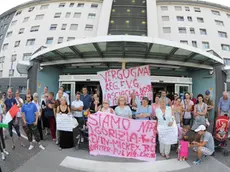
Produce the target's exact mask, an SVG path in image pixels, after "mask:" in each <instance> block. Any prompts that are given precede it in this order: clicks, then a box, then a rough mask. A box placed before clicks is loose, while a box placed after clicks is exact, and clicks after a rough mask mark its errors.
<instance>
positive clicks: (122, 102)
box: [115, 96, 132, 118]
mask: <svg viewBox="0 0 230 172" xmlns="http://www.w3.org/2000/svg"><path fill="white" fill-rule="evenodd" d="M115 113H116V115H117V116H121V117H126V118H132V111H131V109H130V107H129V106H127V105H126V99H125V96H120V97H119V98H118V106H117V107H116V108H115Z"/></svg>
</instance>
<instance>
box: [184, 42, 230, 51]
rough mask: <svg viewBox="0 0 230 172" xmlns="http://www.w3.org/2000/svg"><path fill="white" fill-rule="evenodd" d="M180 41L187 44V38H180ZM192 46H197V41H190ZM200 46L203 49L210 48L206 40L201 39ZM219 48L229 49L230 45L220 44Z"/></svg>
mask: <svg viewBox="0 0 230 172" xmlns="http://www.w3.org/2000/svg"><path fill="white" fill-rule="evenodd" d="M180 43H182V44H186V45H188V41H187V40H180ZM192 46H193V47H196V48H197V41H192ZM202 48H203V49H210V44H209V42H207V41H202ZM221 49H222V50H223V51H230V45H227V44H221Z"/></svg>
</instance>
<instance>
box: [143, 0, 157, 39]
mask: <svg viewBox="0 0 230 172" xmlns="http://www.w3.org/2000/svg"><path fill="white" fill-rule="evenodd" d="M146 5H147V7H146V8H147V21H148V22H147V29H148V37H154V38H158V37H159V33H158V32H159V31H158V16H157V5H156V0H147V4H146Z"/></svg>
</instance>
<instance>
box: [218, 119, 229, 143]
mask: <svg viewBox="0 0 230 172" xmlns="http://www.w3.org/2000/svg"><path fill="white" fill-rule="evenodd" d="M226 133H227V132H226V123H225V122H223V123H222V126H221V127H220V129H219V130H218V133H217V137H218V138H220V139H221V140H222V139H225V136H226Z"/></svg>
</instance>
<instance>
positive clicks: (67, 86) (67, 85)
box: [61, 82, 76, 102]
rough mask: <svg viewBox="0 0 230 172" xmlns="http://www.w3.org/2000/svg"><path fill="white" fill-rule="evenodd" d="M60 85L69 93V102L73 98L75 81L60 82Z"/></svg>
mask: <svg viewBox="0 0 230 172" xmlns="http://www.w3.org/2000/svg"><path fill="white" fill-rule="evenodd" d="M61 85H62V86H64V88H65V92H66V93H67V94H69V98H70V102H72V101H73V100H75V87H76V86H75V82H61Z"/></svg>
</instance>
